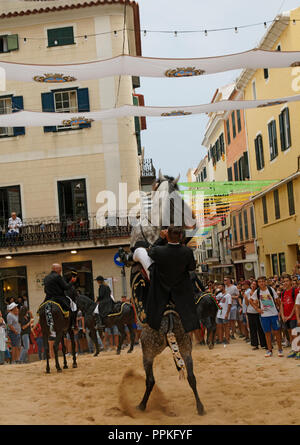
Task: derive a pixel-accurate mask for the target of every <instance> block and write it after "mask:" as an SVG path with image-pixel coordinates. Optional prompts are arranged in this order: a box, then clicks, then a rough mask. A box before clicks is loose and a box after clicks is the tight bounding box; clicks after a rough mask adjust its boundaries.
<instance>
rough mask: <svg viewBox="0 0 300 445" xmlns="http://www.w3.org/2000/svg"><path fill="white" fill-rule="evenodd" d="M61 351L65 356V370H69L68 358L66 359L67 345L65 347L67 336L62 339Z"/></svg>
mask: <svg viewBox="0 0 300 445" xmlns="http://www.w3.org/2000/svg"><path fill="white" fill-rule="evenodd" d="M61 349H62V353H63V356H64V368H63V369H68V363H67V358H66V352H67V351H66V345H65V336H64V335H63V336H62V338H61Z"/></svg>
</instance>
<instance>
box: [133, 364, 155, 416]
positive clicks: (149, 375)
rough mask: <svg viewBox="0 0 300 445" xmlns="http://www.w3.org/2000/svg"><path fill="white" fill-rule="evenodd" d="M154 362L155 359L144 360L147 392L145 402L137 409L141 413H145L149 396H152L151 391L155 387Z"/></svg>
mask: <svg viewBox="0 0 300 445" xmlns="http://www.w3.org/2000/svg"><path fill="white" fill-rule="evenodd" d="M153 360H154V359H149V358H148V359H145V358H143V364H144V369H145V372H146V391H145V394H144V397H143V400H142V401H141V403H140V404H139V405H138V407H137V408H138V409H140V410H141V411H145V409H146V406H147V402H148V399H149V396H150V394H151V391H152V389H153V387H154V385H155V380H154V375H153Z"/></svg>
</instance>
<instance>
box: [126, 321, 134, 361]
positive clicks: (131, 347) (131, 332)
mask: <svg viewBox="0 0 300 445" xmlns="http://www.w3.org/2000/svg"><path fill="white" fill-rule="evenodd" d="M127 327H128V330H129V333H130V348H129V349H128V351H127V353H128V354H129V353H130V352H132V351H133V348H134V341H135V332H134V329H133V327H132V324H130V323H129V324H128V325H127Z"/></svg>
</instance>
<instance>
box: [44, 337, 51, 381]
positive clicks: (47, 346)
mask: <svg viewBox="0 0 300 445" xmlns="http://www.w3.org/2000/svg"><path fill="white" fill-rule="evenodd" d="M43 343H44V351H45V356H46V361H47V363H46V373H47V374H50V365H49V359H50V354H49V342H48V336H45V335H43Z"/></svg>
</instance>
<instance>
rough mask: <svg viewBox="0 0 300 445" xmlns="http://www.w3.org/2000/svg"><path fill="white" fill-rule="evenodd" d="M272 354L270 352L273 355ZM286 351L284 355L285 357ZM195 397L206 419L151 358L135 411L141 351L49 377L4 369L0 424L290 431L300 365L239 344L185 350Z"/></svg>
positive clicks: (167, 368)
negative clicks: (149, 384) (149, 386)
mask: <svg viewBox="0 0 300 445" xmlns="http://www.w3.org/2000/svg"><path fill="white" fill-rule="evenodd" d="M275 352H276V353H277V351H275ZM287 352H288V350H287V349H285V355H286V354H287ZM193 358H194V370H195V375H196V378H197V384H198V392H199V395H200V398H201V400H202V403H203V404H204V407H205V410H206V414H205V415H204V416H199V415H197V412H196V408H195V402H194V397H193V393H192V391H191V389H190V387H189V385H188V382H187V380H183V381H181V380H179V378H178V373H177V371H176V368H175V365H174V362H173V359H172V356H171V352H170V350H169V349H166V350H165V351H164V352H163V353H162V354H161V355H160V356H158V357H157V358H156V361H155V366H154V375H155V378H156V382H157V385H156V386H155V390H153V393H152V395H151V397H150V400H149V404H148V407H147V410H146V411H145V412H143V413H142V412H138V411H136V409H135V406H136V405H137V404H138V402H139V401H140V399H141V398H142V396H143V392H144V387H145V386H144V385H145V383H144V372H143V367H142V353H141V348H140V347H136V348H135V350H134V352H133V353H132V354H127V353H126V352H125V351H122V354H121V356H117V355H115V352H112V351H111V352H105V353H101V354H100V356H99V357H93V356H92V355H90V354H86V355H81V356H79V357H78V368H77V369H72V367H71V358H68V362H69V366H70V368H69V369H67V370H64V371H63V373H61V374H57V372H56V369H55V367H54V362H53V360H51V366H52V368H51V374H45V363H44V362H34V363H30V364H28V365H4V366H1V367H0V373H1V400H2V402H1V404H0V424H2V425H7V424H16V425H26V424H27V425H54V424H56V425H104V424H107V425H119V424H121V425H122V424H123V425H134V424H137V425H139V424H142V425H147V424H149V425H179V424H182V425H192V424H204V425H228V424H229V425H232V424H246V425H247V424H248V425H253V424H263V425H276V424H280V425H291V424H298V423H299V419H300V404H299V400H300V384H299V383H300V363H299V361H296V360H294V359H287V358H286V357H284V358H279V357H277V354H274V356H273V357H272V358H268V359H267V358H264V350H259V351H252V350H251V347H250V346H249V345H247V344H245V342H243V341H242V340H235V341H233V342H232V344H230V345H228V346H226V347H224V346H223V345H217V346H215V349H214V350H212V351H211V350H209V349H208V348H207V347H204V346H200V345H196V346H195V347H194V349H193ZM61 364H62V360H61Z"/></svg>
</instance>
